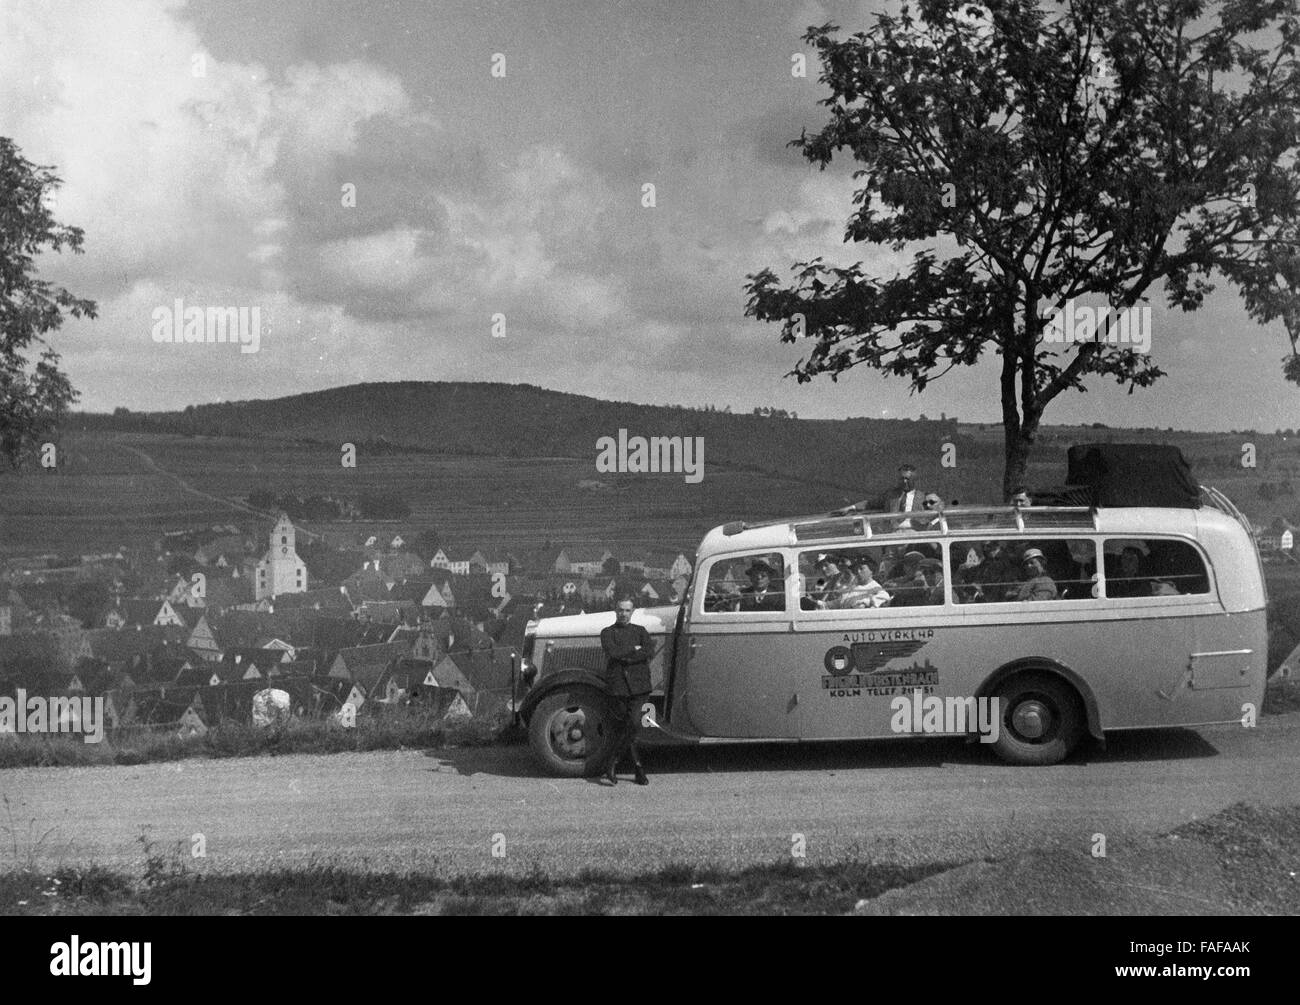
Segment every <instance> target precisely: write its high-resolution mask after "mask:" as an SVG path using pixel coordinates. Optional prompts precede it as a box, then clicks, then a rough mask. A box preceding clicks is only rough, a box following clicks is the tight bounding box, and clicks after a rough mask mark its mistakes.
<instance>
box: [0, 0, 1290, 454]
mask: <svg viewBox="0 0 1300 1005" xmlns="http://www.w3.org/2000/svg"><path fill="white" fill-rule="evenodd" d="M878 7H879V5H878V4H873V3H835V2H822V3H817V2H812V0H800V2H795V3H780V2H771V3H747V2H724V0H716V2H715V0H710V2H707V3H697V2H687V0H680V2H672V3H670V2H654V0H651V2H643V0H629V2H615V0H606V2H597V0H592V2H583V3H578V2H572V0H555V2H549V3H543V2H534V3H519V2H513V3H511V2H495V0H472V2H459V0H439V2H437V3H426V2H388V3H383V2H371V3H365V4H344V3H322V2H319V0H315V2H313V0H279V2H277V3H275V4H267V3H265V2H264V0H257V2H251V0H215V2H190V3H183V2H178V0H97V2H96V3H94V4H87V3H82V2H64V0H55V2H51V0H34V2H28V0H0V135H4V136H8V137H11V138H12V139H13V140H14V141H15V142H16V143H17V144H18V146H19V148H20V149H21V151H22V152H23V154H24V155H25V156H26V157H27V158H28V159H29V160H32V161H35V162H37V163H39V164H50V165H53V166H55V168H56V169H57V172H58V174H59V175H60V176H61V177H62V178H63V180H64V183H65V184H64V186H63V188H62V189H61V190H60V191H59V192H58V194H57V197H56V201H55V203H54V209H55V213H56V216H57V217H58V219H60V220H61V221H62V222H65V223H69V224H73V225H76V226H79V227H81V228H83V229H84V231H85V253H84V254H83V255H80V256H70V255H66V254H65V255H62V256H52V255H50V256H44V257H43V258H42V259H41V261H40V266H41V274H42V276H43V277H44V278H48V279H52V280H54V281H56V282H59V283H62V284H64V285H66V286H68V288H69V289H71V290H72V291H73V292H74V293H76V294H77V295H79V296H86V297H90V298H92V299H94V300H96V301H97V302H98V307H99V315H98V317H97V318H96V319H95V320H93V321H80V320H75V319H74V320H70V321H69V322H67V323H66V324H65V325H64V327H63V328H62V329H60V330H59V331H58V332H56V333H55V334H54V335H53V336H52V338H51V342H52V345H53V347H54V348H55V349H56V350H58V351H59V352H60V353H61V354H62V357H63V364H64V368H65V370H66V371H67V372H68V374H69V376H70V377H71V379H72V381H73V384H74V386H75V387H77V388H78V390H79V391H80V393H81V400H80V403H79V406H78V407H80V408H83V409H87V410H92V411H107V410H111V409H113V408H116V407H119V406H123V407H127V408H130V409H133V410H152V409H170V408H179V407H183V406H185V405H188V404H198V403H204V402H213V401H225V400H240V399H249V398H268V397H277V396H281V395H285V394H294V393H299V392H302V391H311V390H319V389H323V388H328V387H336V386H340V385H344V384H353V383H358V382H361V381H388V380H493V381H507V382H524V383H530V384H536V385H540V386H542V387H546V388H550V389H554V390H559V391H567V392H572V393H577V394H586V395H590V396H592V397H597V398H603V399H609V400H623V401H634V402H640V403H645V404H670V403H671V404H683V405H694V406H699V405H709V404H711V405H715V406H717V407H719V408H721V407H724V406H729V407H731V408H732V410H733V411H749V410H751V409H753V408H754V407H756V406H775V407H778V408H784V409H787V410H791V411H795V412H797V413H798V414H799V415H800V416H801V417H808V418H845V417H849V416H867V417H888V418H897V417H903V418H907V417H916V416H918V415H921V414H926V415H929V416H930V417H937V416H939V415H940V414H946V415H947V416H949V417H952V416H957V417H958V418H960V419H962V420H964V421H971V422H980V421H983V422H997V421H999V418H1000V410H999V406H998V399H997V367H996V363H995V362H993V361H992V360H990V361H989V362H987V363H982V364H980V365H979V366H976V367H974V368H969V369H965V368H964V369H961V370H955V371H952V372H951V373H949V374H948V375H947V376H945V377H944V378H942V379H940V380H938V381H936V382H934V383H932V384H931V385H930V386H929V387H928V388H927V389H926V391H925V392H924V393H923V394H920V395H914V394H911V393H910V392H909V386H908V383H907V382H906V380H903V379H899V378H887V377H885V376H882V375H881V374H879V373H878V372H875V371H869V370H866V369H865V368H861V367H859V368H855V369H853V370H851V371H849V372H848V373H846V374H844V375H842V376H841V377H840V379H839V380H838V381H837V382H832V381H831V380H830V379H829V378H828V377H822V378H818V379H817V380H815V381H813V382H811V383H806V384H799V383H797V382H796V381H795V380H794V379H793V378H790V377H787V376H785V375H786V374H787V373H789V371H790V370H791V369H792V368H793V367H794V365H795V364H796V362H797V361H798V360H799V359H800V357H801V356H802V355H804V353H806V351H807V350H806V346H805V345H790V344H783V343H781V342H780V340H779V331H778V329H777V327H776V326H774V325H767V324H763V323H760V322H757V321H754V320H752V319H748V318H746V317H745V316H744V303H745V294H744V285H745V282H746V278H745V277H746V275H747V274H749V273H753V272H756V271H758V270H759V269H761V268H764V267H769V266H770V267H772V268H774V269H775V270H776V271H777V272H778V274H780V275H789V271H788V270H789V267H790V266H791V265H793V264H794V263H795V262H798V261H802V260H806V259H809V258H812V257H815V256H818V255H821V256H823V257H824V258H826V260H827V261H828V262H831V263H835V264H845V265H847V264H849V263H851V262H863V263H864V264H866V265H868V266H870V267H871V269H873V270H874V271H876V272H877V273H878V274H881V275H890V274H892V273H893V272H894V271H895V270H896V269H897V268H898V264H899V262H900V259H899V258H898V257H897V256H895V255H894V254H893V253H892V252H891V251H889V250H888V249H883V248H876V247H870V246H864V245H853V244H850V245H846V244H844V243H843V240H842V238H843V226H844V222H845V220H846V219H847V218H848V216H849V213H850V212H851V209H852V203H851V197H852V193H853V189H854V183H853V179H852V177H851V172H852V170H853V166H854V165H853V163H852V161H847V160H846V161H841V160H839V159H837V160H836V161H835V162H833V163H832V165H831V167H830V168H828V169H827V170H825V171H820V170H818V169H817V168H815V167H813V166H811V165H809V164H808V163H807V162H806V161H804V160H803V159H802V158H801V157H800V156H799V155H798V154H797V152H795V151H792V150H790V149H788V148H787V147H786V144H787V143H788V141H789V140H791V139H794V138H795V137H797V136H798V135H799V132H800V129H801V128H804V127H806V128H807V129H808V131H809V132H813V131H815V130H816V129H817V128H819V127H820V125H821V124H822V122H823V121H824V120H825V111H824V109H822V108H821V107H820V106H819V105H818V101H819V100H820V99H822V98H823V97H825V96H826V91H825V88H824V87H823V85H821V84H820V83H819V82H818V81H817V79H816V78H817V69H818V68H817V63H816V59H815V54H814V53H813V52H812V50H811V49H810V48H809V47H808V46H807V45H806V44H805V43H802V42H801V41H800V35H801V34H802V33H803V31H804V30H805V29H806V28H807V26H808V25H811V24H820V23H824V22H826V21H834V22H836V23H838V24H840V25H841V26H842V27H844V29H845V30H846V31H855V30H859V29H863V28H865V27H867V26H868V24H869V23H870V19H871V17H872V15H873V12H874V10H876V9H878ZM799 52H803V53H805V54H806V55H807V56H808V58H809V65H810V69H809V73H808V76H807V77H806V78H798V77H794V76H792V74H791V56H792V54H794V53H799ZM496 54H502V55H504V70H505V73H504V76H494V75H493V66H494V56H495V55H496ZM496 65H497V67H498V72H499V67H500V65H501V64H500V62H497V64H496ZM646 184H652V185H653V186H654V195H655V205H654V206H653V207H647V206H645V205H643V202H644V198H643V194H644V189H643V186H645V185H646ZM349 203H352V204H349ZM178 298H179V299H180V300H181V301H182V304H183V306H185V307H194V306H198V307H201V308H219V309H224V308H249V309H251V308H254V307H255V308H257V310H258V315H259V317H260V321H261V338H260V342H259V344H258V349H257V351H256V352H241V351H240V350H239V347H238V346H232V345H221V344H199V345H195V344H187V343H184V342H182V343H179V344H166V343H159V342H157V341H155V338H154V335H155V334H157V331H156V329H157V320H158V317H159V315H158V313H157V312H158V311H160V310H163V309H170V308H171V307H172V306H173V305H174V304H175V302H176V300H177V299H178ZM497 315H503V316H504V323H505V327H504V336H503V337H494V333H493V324H494V316H497ZM500 331H501V329H500V328H499V327H498V329H497V332H498V333H500ZM1152 333H1153V338H1152V350H1151V351H1152V354H1153V355H1154V357H1155V359H1156V362H1157V363H1158V364H1159V365H1160V366H1161V367H1162V368H1164V369H1165V370H1166V371H1168V373H1169V376H1167V377H1165V378H1164V379H1163V380H1161V381H1160V382H1159V383H1158V384H1157V385H1156V386H1155V387H1154V388H1152V389H1149V390H1139V391H1137V392H1135V393H1133V394H1132V395H1129V394H1127V393H1126V392H1125V391H1124V389H1122V388H1120V387H1118V386H1117V385H1115V384H1114V383H1113V382H1108V383H1098V382H1095V381H1094V382H1093V383H1091V384H1090V385H1089V393H1087V394H1082V395H1080V394H1069V395H1067V396H1065V397H1062V398H1059V399H1057V401H1056V402H1055V403H1053V404H1052V405H1051V406H1050V408H1049V410H1048V412H1047V415H1046V421H1047V422H1049V423H1072V422H1104V423H1106V424H1107V425H1112V426H1142V425H1157V426H1160V427H1166V426H1171V425H1172V426H1177V427H1180V428H1186V429H1237V428H1240V429H1249V428H1257V429H1260V430H1272V429H1275V428H1278V427H1288V428H1289V427H1295V426H1300V391H1297V389H1296V388H1295V386H1294V385H1289V384H1287V383H1286V382H1285V381H1284V380H1283V379H1282V375H1281V359H1282V357H1283V355H1284V354H1285V352H1286V351H1287V350H1288V343H1287V339H1286V335H1285V330H1284V328H1283V326H1282V324H1281V323H1280V322H1275V323H1273V324H1271V325H1268V326H1260V325H1258V324H1256V323H1255V322H1253V321H1252V320H1251V319H1250V318H1248V317H1247V315H1246V313H1245V311H1244V309H1243V308H1242V307H1241V305H1240V303H1239V302H1238V300H1237V296H1236V294H1235V292H1233V291H1232V290H1231V289H1230V288H1228V287H1227V286H1226V285H1221V286H1220V289H1219V290H1218V292H1216V293H1215V294H1213V295H1211V296H1210V298H1209V299H1208V300H1207V302H1206V304H1205V306H1204V307H1203V308H1202V310H1200V311H1199V312H1196V313H1193V314H1183V313H1181V312H1170V311H1167V310H1166V308H1165V307H1164V305H1163V303H1162V302H1160V299H1159V298H1156V299H1155V300H1154V301H1153V304H1152Z"/></svg>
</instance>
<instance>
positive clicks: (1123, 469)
mask: <svg viewBox="0 0 1300 1005" xmlns="http://www.w3.org/2000/svg"><path fill="white" fill-rule="evenodd" d="M1067 463H1068V473H1067V474H1066V477H1065V481H1066V484H1067V485H1087V486H1090V487H1091V488H1092V491H1093V501H1094V503H1095V504H1096V505H1098V506H1171V507H1178V508H1184V509H1197V508H1199V507H1200V505H1201V490H1200V486H1199V485H1198V484H1197V481H1196V479H1195V478H1194V477H1192V469H1191V466H1190V465H1189V464H1188V463H1187V459H1186V458H1185V457H1183V452H1182V451H1181V450H1179V449H1178V448H1177V447H1175V446H1171V445H1168V444H1163V443H1080V444H1076V445H1075V446H1073V447H1071V448H1070V450H1069V453H1068V455H1067Z"/></svg>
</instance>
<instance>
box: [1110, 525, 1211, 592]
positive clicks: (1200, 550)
mask: <svg viewBox="0 0 1300 1005" xmlns="http://www.w3.org/2000/svg"><path fill="white" fill-rule="evenodd" d="M1108 540H1109V541H1176V542H1178V543H1180V544H1186V545H1190V546H1191V548H1192V551H1193V552H1194V553H1195V554H1196V556H1197V557H1198V558H1199V559H1200V560H1201V567H1202V568H1203V569H1204V572H1205V581H1206V589H1205V591H1204V592H1203V593H1176V594H1170V593H1157V594H1151V595H1150V596H1147V595H1145V594H1139V595H1138V596H1136V597H1112V596H1110V595H1109V593H1108V592H1107V590H1106V584H1107V579H1106V570H1105V568H1104V565H1105V562H1104V558H1105V550H1104V548H1105V544H1106V542H1107V541H1108ZM1097 547H1098V549H1099V550H1100V553H1101V555H1102V558H1103V561H1102V562H1101V563H1100V564H1099V565H1098V569H1097V572H1098V580H1099V582H1100V583H1101V590H1102V593H1101V596H1100V597H1098V598H1097V599H1099V600H1114V601H1123V602H1124V603H1126V604H1127V603H1132V602H1134V601H1136V602H1137V603H1138V604H1140V605H1142V606H1152V607H1158V606H1163V605H1168V604H1187V605H1195V604H1204V603H1206V602H1207V601H1213V602H1214V603H1215V604H1219V605H1222V603H1223V598H1222V596H1221V595H1220V592H1219V577H1218V572H1217V570H1216V568H1215V565H1214V563H1213V562H1211V561H1210V556H1209V552H1208V551H1206V549H1205V548H1204V546H1202V544H1201V542H1200V541H1198V540H1196V539H1195V538H1192V537H1185V536H1183V535H1181V534H1159V533H1140V534H1138V533H1132V534H1130V533H1124V534H1119V533H1112V534H1099V535H1097ZM1146 578H1148V579H1152V580H1157V579H1160V578H1161V577H1160V576H1155V575H1151V576H1148V577H1146Z"/></svg>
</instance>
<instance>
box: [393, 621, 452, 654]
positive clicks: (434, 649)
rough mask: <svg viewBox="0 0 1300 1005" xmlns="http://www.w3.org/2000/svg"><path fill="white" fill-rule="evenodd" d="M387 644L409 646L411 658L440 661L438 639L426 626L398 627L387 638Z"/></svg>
mask: <svg viewBox="0 0 1300 1005" xmlns="http://www.w3.org/2000/svg"><path fill="white" fill-rule="evenodd" d="M388 641H389V642H402V643H404V644H406V645H408V646H410V651H411V658H412V659H421V660H430V661H434V662H436V661H437V660H440V659H442V656H443V651H442V647H441V646H440V645H439V644H438V637H437V636H436V635H435V634H434V633H433V631H432V630H431V629H430V627H429V626H428V625H399V626H398V627H397V628H395V629H394V630H393V634H392V635H390V636H389V637H388Z"/></svg>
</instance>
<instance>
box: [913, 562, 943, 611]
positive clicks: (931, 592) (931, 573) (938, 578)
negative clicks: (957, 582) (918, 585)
mask: <svg viewBox="0 0 1300 1005" xmlns="http://www.w3.org/2000/svg"><path fill="white" fill-rule="evenodd" d="M918 568H919V569H920V572H921V578H922V579H924V580H925V586H926V590H925V596H924V597H923V598H922V600H921V603H922V604H925V605H926V606H930V607H934V606H942V604H943V563H942V562H940V561H939V560H938V559H937V558H926V559H922V560H921V563H920V565H919V566H918Z"/></svg>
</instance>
